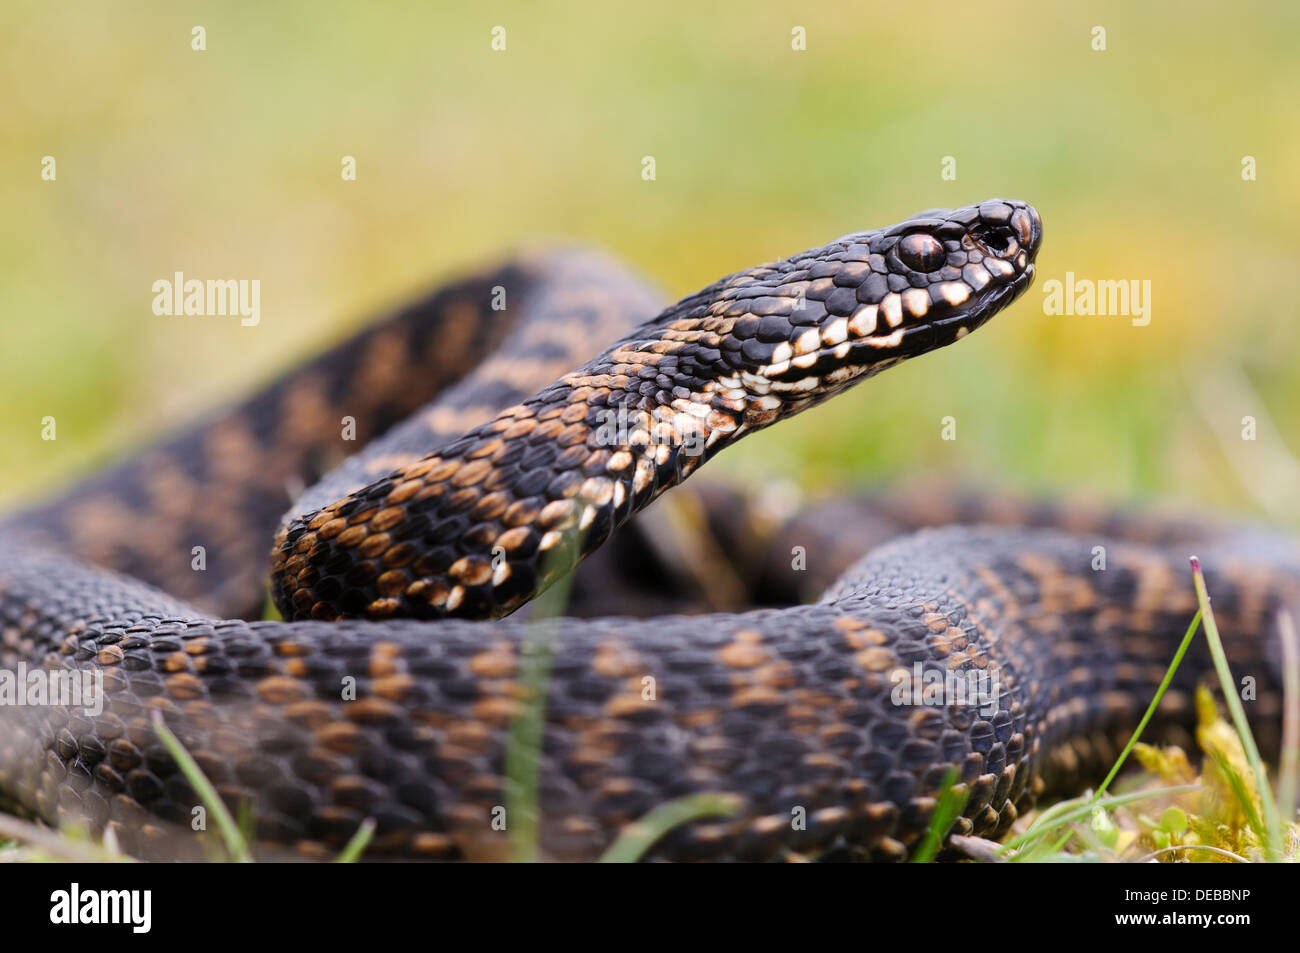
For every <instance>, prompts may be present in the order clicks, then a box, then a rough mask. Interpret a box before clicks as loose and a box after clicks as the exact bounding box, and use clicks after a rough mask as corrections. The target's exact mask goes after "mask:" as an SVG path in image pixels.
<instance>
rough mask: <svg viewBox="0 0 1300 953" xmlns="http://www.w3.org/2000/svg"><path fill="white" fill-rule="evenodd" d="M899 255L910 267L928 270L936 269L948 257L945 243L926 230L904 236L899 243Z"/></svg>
mask: <svg viewBox="0 0 1300 953" xmlns="http://www.w3.org/2000/svg"><path fill="white" fill-rule="evenodd" d="M898 257H899V259H900V260H901V261H902V262H903V264H905V265H906V266H907V267H908V268H914V269H915V270H917V271H927V272H928V271H934V270H936V269H937V268H939V267H940V266H942V265H943V263H944V261H945V260H946V259H947V256H946V255H945V254H944V252H943V244H942V243H941V242H940V241H939V240H938V239H937V238H935V237H934V236H933V235H927V234H925V233H924V232H913V233H912V234H911V235H905V236H903V240H902V241H900V242H899V243H898Z"/></svg>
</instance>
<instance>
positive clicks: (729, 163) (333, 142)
mask: <svg viewBox="0 0 1300 953" xmlns="http://www.w3.org/2000/svg"><path fill="white" fill-rule="evenodd" d="M1298 21H1300V10H1298V9H1297V8H1296V7H1295V6H1294V5H1292V4H1286V3H1281V2H1278V3H1272V4H1251V3H1247V4H1245V5H1241V4H1238V5H1233V6H1231V7H1222V6H1219V5H1213V4H1210V3H1208V2H1206V3H1186V4H1178V5H1166V4H1158V5H1152V6H1149V7H1148V6H1146V5H1132V4H1125V3H1118V2H1116V3H1109V4H1092V5H1089V7H1088V9H1087V10H1086V11H1084V10H1083V9H1077V10H1076V9H1074V8H1056V7H1052V6H1051V5H1040V4H1033V3H1029V2H1025V3H1023V4H1017V3H1011V4H1003V5H999V6H998V7H997V8H989V7H985V6H981V5H977V4H974V5H972V4H961V5H959V4H944V5H941V6H940V7H938V8H933V9H932V10H931V11H930V13H929V14H927V15H918V14H917V13H916V11H915V10H913V9H911V8H909V7H907V6H905V5H897V4H895V5H888V4H886V5H881V4H854V5H848V4H845V5H839V4H836V5H818V6H817V7H814V8H812V9H809V8H807V7H802V6H799V5H793V4H787V3H774V4H766V5H761V6H758V5H753V4H744V3H739V2H735V3H720V4H703V5H702V4H697V3H681V2H666V3H662V4H654V5H650V6H644V5H643V6H622V5H618V6H612V5H610V6H607V5H599V4H576V3H563V2H560V3H552V4H545V5H537V4H524V3H519V4H509V3H506V4H500V5H497V6H496V7H494V8H493V10H492V12H490V13H483V12H479V11H478V10H474V9H471V8H468V7H466V8H458V7H450V6H447V5H442V4H437V5H435V4H429V5H410V8H409V9H406V10H404V11H396V10H394V9H392V8H390V7H389V6H388V5H350V6H349V5H337V6H329V7H324V8H323V7H321V6H319V5H317V4H308V3H283V4H274V5H267V4H254V3H234V4H223V5H219V6H215V5H214V6H209V7H201V6H198V7H190V6H187V5H173V4H163V3H158V2H155V3H141V4H133V5H130V6H126V7H123V6H120V5H113V6H96V5H80V6H78V7H58V6H50V5H48V4H40V3H35V2H25V0H23V2H11V3H7V4H5V5H4V6H3V8H2V9H0V45H2V47H3V56H2V57H0V95H2V96H3V100H4V102H5V108H4V109H3V110H0V142H3V146H2V147H0V207H3V208H4V209H5V210H6V214H5V215H4V217H3V224H0V314H3V319H0V367H2V372H0V499H3V500H7V501H11V502H12V501H16V500H18V499H20V498H22V497H24V496H27V495H30V494H33V493H36V492H38V491H39V490H40V489H41V488H43V487H46V486H48V485H49V484H51V483H53V482H59V481H63V480H69V479H73V478H74V477H75V476H76V475H77V474H78V473H81V472H85V471H86V470H89V469H92V468H94V467H95V466H97V465H99V464H100V463H101V462H102V461H103V460H104V459H105V458H106V457H108V456H111V455H112V454H114V453H116V452H119V451H120V450H122V449H124V448H126V447H129V446H130V445H132V444H134V443H138V442H141V441H144V440H146V439H148V438H149V437H151V436H153V435H154V434H156V433H157V432H158V430H160V429H162V428H167V427H172V426H176V425H179V424H182V423H184V422H185V421H186V420H187V419H188V418H189V417H191V416H192V415H193V414H194V413H196V412H197V411H199V410H201V409H203V408H207V407H209V406H211V405H212V404H214V403H215V402H217V401H219V400H221V399H224V398H229V397H234V396H237V395H239V394H241V393H244V392H246V391H247V390H248V389H250V388H251V387H253V386H255V385H256V384H257V383H258V382H260V381H264V380H266V379H268V378H270V377H272V376H274V375H275V374H277V373H278V372H280V371H282V370H284V369H287V368H288V367H289V366H291V365H292V364H293V363H294V361H295V360H296V359H297V358H299V357H301V356H303V355H305V354H307V353H309V352H311V351H314V350H316V349H319V348H320V347H322V346H323V345H325V344H326V343H328V342H330V341H332V340H335V339H338V338H339V337H341V336H343V335H345V334H346V333H347V332H348V330H349V329H351V328H354V327H356V326H358V325H359V324H360V323H362V322H363V321H364V320H366V319H367V318H368V317H369V316H370V315H371V314H373V313H375V312H377V311H378V310H380V309H382V308H383V307H385V306H387V305H389V304H391V303H394V302H396V301H399V300H401V299H402V298H403V297H405V296H407V295H409V294H413V293H415V292H417V291H419V290H421V289H423V288H425V287H427V286H428V285H430V284H431V283H432V282H434V281H436V280H437V279H439V278H441V277H446V276H448V275H450V274H451V273H453V272H455V271H457V270H460V269H464V268H466V267H469V266H472V265H473V264H474V263H476V262H479V261H482V260H484V259H485V258H487V257H490V256H492V255H494V254H496V253H498V252H500V251H502V250H504V249H508V248H509V247H511V246H512V245H516V244H517V243H519V242H520V241H522V240H526V239H530V238H535V237H538V236H547V235H556V236H568V237H576V238H579V239H583V240H587V241H590V242H593V243H599V244H602V245H605V246H608V247H610V248H611V249H613V250H614V251H615V252H617V253H619V254H621V255H623V256H625V257H626V258H628V259H630V260H631V261H633V262H634V263H636V264H638V265H639V266H641V267H642V268H643V269H645V270H646V271H647V272H648V273H649V274H650V275H652V276H654V277H656V278H657V279H659V280H660V281H661V282H662V283H663V284H664V286H665V289H666V291H665V293H666V295H667V294H670V293H674V294H675V293H685V292H688V291H691V290H693V289H695V288H696V287H698V286H700V285H702V284H704V283H706V282H708V281H710V280H712V279H713V278H715V277H717V276H719V275H721V274H724V273H726V272H728V271H730V270H733V269H735V268H738V267H742V266H745V265H749V264H752V263H754V262H757V261H761V260H764V259H768V258H771V257H774V256H777V255H781V254H786V253H789V252H793V251H797V250H800V249H802V248H805V247H807V246H809V245H813V244H818V243H821V242H824V241H827V240H829V239H831V238H834V237H836V236H837V235H840V234H842V233H844V232H847V231H850V230H853V229H857V228H863V227H871V226H875V225H880V224H886V223H890V222H893V221H896V220H897V219H899V218H900V217H902V216H905V215H907V214H910V213H912V212H914V211H917V210H918V209H920V208H924V207H929V206H935V205H945V204H961V203H965V202H968V201H977V200H980V199H983V198H986V197H989V196H991V195H1011V196H1015V197H1020V198H1024V199H1027V200H1029V201H1032V202H1034V203H1035V204H1036V205H1037V206H1038V207H1039V209H1040V210H1041V211H1042V213H1043V216H1044V220H1045V223H1046V245H1045V249H1044V251H1043V253H1042V255H1041V257H1040V264H1039V268H1040V272H1039V273H1040V277H1039V281H1038V285H1037V286H1036V287H1035V288H1034V289H1032V290H1031V291H1030V292H1029V293H1028V294H1027V296H1026V298H1025V300H1023V301H1022V302H1021V303H1020V304H1018V305H1017V306H1016V307H1015V308H1014V309H1013V310H1012V311H1011V312H1009V313H1007V314H1005V315H1003V316H1001V317H999V318H998V319H997V320H996V321H995V322H993V323H992V324H991V325H990V326H989V327H988V328H986V329H984V330H982V331H981V332H980V333H979V334H977V335H975V336H974V337H973V338H971V339H970V340H968V341H965V342H963V343H962V344H961V345H960V346H959V347H956V348H952V349H949V350H947V351H944V352H941V353H939V354H935V355H931V356H928V357H926V358H925V359H924V360H921V361H917V362H914V363H912V364H909V365H907V366H905V367H902V368H899V369H898V370H895V371H892V372H890V373H889V374H888V375H886V376H885V377H883V378H881V379H879V380H877V381H873V382H871V383H869V384H868V385H866V386H863V387H861V388H858V389H857V390H856V391H854V392H852V393H851V394H849V395H847V396H845V397H843V398H841V399H839V400H836V401H833V402H831V403H830V404H828V405H826V406H825V407H824V408H821V409H818V410H816V411H813V412H811V413H810V414H809V415H808V416H807V417H806V418H805V419H804V420H803V421H802V422H800V423H799V424H796V425H790V426H785V427H782V428H780V430H781V431H782V432H781V433H780V434H779V435H778V434H777V433H774V432H773V433H768V434H763V435H759V436H756V437H754V438H753V439H752V440H749V441H746V442H744V443H742V444H741V446H740V447H738V448H737V449H736V450H735V451H733V452H731V453H729V454H726V455H724V457H723V458H722V460H720V461H719V463H718V464H717V465H716V466H718V467H719V468H720V469H721V470H723V471H724V472H725V470H726V469H727V468H730V469H731V471H732V472H733V473H735V474H740V473H742V472H754V471H755V470H756V469H757V464H758V462H759V461H760V460H761V461H762V463H763V468H764V472H772V471H777V472H784V473H786V474H791V475H794V476H796V477H799V478H801V479H803V480H805V481H807V482H811V483H831V482H846V481H858V482H862V481H869V480H873V479H884V478H888V477H891V476H897V475H901V474H904V473H907V472H911V471H914V470H919V469H941V470H943V471H945V472H948V473H951V474H954V475H956V476H958V477H961V478H965V479H968V480H971V481H973V482H982V483H998V484H1002V483H1006V482H1008V481H1011V482H1015V483H1020V484H1024V485H1028V486H1031V487H1061V486H1078V485H1084V486H1094V487H1100V488H1102V489H1103V490H1106V491H1108V492H1110V493H1112V494H1113V495H1115V496H1119V497H1128V496H1134V495H1143V494H1146V495H1165V494H1171V495H1174V496H1178V497H1182V498H1190V499H1197V500H1206V501H1209V502H1215V503H1221V504H1226V505H1230V506H1246V505H1247V502H1248V498H1247V495H1246V494H1245V493H1244V492H1243V490H1242V488H1241V487H1240V485H1239V484H1238V482H1237V478H1236V477H1235V476H1234V475H1233V471H1232V469H1231V468H1230V467H1229V465H1228V464H1227V462H1225V460H1224V458H1223V456H1222V454H1223V451H1222V450H1221V448H1220V447H1219V445H1218V444H1217V443H1216V442H1215V440H1214V438H1213V437H1212V436H1211V430H1210V426H1209V424H1208V423H1207V421H1206V420H1205V419H1204V418H1203V416H1201V415H1200V414H1198V413H1197V412H1196V411H1195V410H1193V409H1192V407H1191V404H1190V401H1189V399H1188V394H1187V386H1188V385H1187V383H1186V373H1185V372H1186V369H1187V367H1188V366H1191V367H1194V368H1196V369H1197V371H1198V373H1201V374H1203V375H1213V374H1214V371H1215V367H1216V366H1218V365H1219V364H1220V363H1221V362H1233V363H1234V364H1239V365H1241V366H1243V367H1244V368H1245V370H1246V372H1247V375H1248V378H1249V380H1250V381H1251V382H1252V384H1253V385H1254V387H1255V388H1256V389H1257V390H1258V392H1259V394H1260V396H1261V399H1262V401H1263V404H1262V406H1258V407H1257V406H1242V407H1236V406H1232V407H1222V408H1220V409H1219V412H1221V413H1222V414H1223V415H1225V416H1226V418H1227V419H1228V420H1229V421H1233V422H1235V421H1239V420H1240V418H1241V417H1242V416H1244V415H1247V414H1255V415H1259V414H1262V413H1270V412H1271V414H1272V415H1273V416H1274V418H1275V420H1276V422H1277V424H1278V425H1279V427H1280V428H1281V430H1282V436H1283V438H1284V439H1285V440H1286V441H1287V442H1289V443H1290V445H1291V446H1292V447H1300V418H1296V417H1295V416H1294V415H1290V416H1289V417H1288V416H1283V410H1284V409H1286V408H1288V407H1291V406H1294V405H1295V402H1296V397H1297V396H1298V395H1297V393H1296V388H1297V385H1296V380H1297V373H1296V372H1297V370H1298V369H1300V348H1298V347H1297V341H1298V338H1297V333H1298V332H1297V328H1296V316H1297V306H1296V303H1295V297H1294V295H1293V294H1292V293H1291V292H1290V282H1289V281H1288V276H1289V275H1290V273H1291V272H1292V271H1293V269H1294V263H1295V261H1296V258H1297V253H1300V234H1298V233H1297V232H1296V230H1295V227H1294V223H1295V222H1296V221H1297V220H1300V180H1298V179H1297V178H1296V177H1295V176H1294V175H1292V174H1290V170H1293V169H1295V168H1297V167H1298V166H1300V127H1297V125H1296V124H1295V123H1294V122H1290V121H1287V117H1289V116H1291V115H1292V114H1293V112H1294V102H1293V100H1294V91H1295V88H1296V74H1297V67H1296V59H1295V56H1294V37H1295V36H1296V35H1297V26H1300V23H1298ZM196 24H201V25H203V26H204V27H205V28H206V30H207V47H208V48H207V51H206V52H202V53H199V52H193V51H191V49H190V30H191V27H193V26H194V25H196ZM498 24H500V25H504V26H505V27H506V29H507V45H508V48H507V50H506V51H505V52H503V53H494V52H492V51H491V49H490V46H489V42H490V30H491V28H492V27H493V26H495V25H498ZM795 25H801V26H804V27H806V29H807V34H808V49H807V51H806V52H793V51H792V50H791V48H790V37H791V28H792V27H793V26H795ZM1097 25H1101V26H1104V27H1105V28H1106V30H1107V45H1108V49H1107V50H1106V51H1105V52H1094V51H1093V50H1092V49H1091V45H1090V30H1091V29H1092V28H1093V27H1094V26H1097ZM47 154H48V155H53V156H54V157H55V158H56V159H57V162H58V181H57V182H55V183H47V182H42V181H41V179H40V175H39V173H40V163H41V157H42V156H44V155H47ZM343 155H354V156H356V158H357V164H358V173H359V178H358V180H357V181H356V182H343V181H342V180H341V179H340V176H339V170H340V158H341V157H342V156H343ZM644 155H653V156H654V157H655V158H656V161H657V172H658V179H657V181H654V182H645V181H642V179H641V177H640V170H641V165H640V163H641V157H642V156H644ZM947 155H951V156H955V157H956V160H957V179H956V181H943V180H942V179H941V176H940V170H941V162H942V159H943V157H944V156H947ZM1243 155H1253V156H1255V157H1256V158H1257V161H1258V168H1259V180H1258V181H1256V182H1243V181H1242V180H1241V177H1240V163H1241V158H1242V156H1243ZM176 270H181V271H184V272H185V273H186V274H187V275H190V276H194V277H237V278H260V279H261V281H262V322H261V324H260V325H259V326H258V327H256V328H243V327H240V326H239V325H238V323H237V322H236V321H232V320H223V319H220V318H167V317H157V316H155V315H153V314H152V313H151V310H150V303H151V299H152V292H151V289H150V286H151V284H152V282H153V281H154V280H155V279H157V278H161V277H164V276H169V275H170V274H171V273H172V272H173V271H176ZM1066 271H1073V272H1075V274H1076V275H1078V276H1080V277H1086V278H1119V279H1123V278H1137V279H1150V281H1151V282H1152V286H1153V287H1152V297H1153V318H1152V321H1151V324H1150V326H1149V327H1145V328H1135V327H1132V326H1131V325H1130V324H1129V323H1128V321H1127V320H1126V319H1123V318H1100V317H1093V318H1087V317H1047V316H1045V315H1044V314H1043V311H1042V300H1043V294H1042V284H1043V282H1044V281H1045V280H1046V279H1050V278H1061V277H1063V276H1064V273H1065V272H1066ZM46 415H52V416H55V417H56V418H57V420H58V440H57V441H54V442H43V441H42V440H41V439H40V425H41V418H42V417H44V416H46ZM946 415H953V416H955V417H956V418H957V424H958V439H957V440H956V441H955V442H945V441H943V440H941V439H940V419H941V418H942V417H944V416H946ZM1251 450H1252V448H1251V447H1249V446H1248V445H1246V444H1243V445H1242V448H1241V451H1240V452H1242V453H1250V452H1251ZM1234 452H1235V451H1234ZM1193 462H1194V464H1195V465H1187V464H1189V463H1193Z"/></svg>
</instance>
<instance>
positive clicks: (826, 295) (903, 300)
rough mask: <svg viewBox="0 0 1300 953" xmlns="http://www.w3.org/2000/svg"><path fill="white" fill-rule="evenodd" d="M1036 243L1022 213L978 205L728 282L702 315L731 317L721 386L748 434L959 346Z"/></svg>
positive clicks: (1028, 217) (1026, 274) (1019, 282)
mask: <svg viewBox="0 0 1300 953" xmlns="http://www.w3.org/2000/svg"><path fill="white" fill-rule="evenodd" d="M1042 236H1043V225H1042V219H1040V218H1039V215H1038V212H1037V211H1036V210H1035V209H1034V208H1033V206H1031V205H1028V204H1026V203H1025V202H1019V201H1014V200H1010V199H990V200H989V201H987V202H981V203H980V204H978V205H968V206H966V207H964V208H959V209H951V210H949V209H932V210H929V211H926V212H921V213H919V214H918V215H915V216H913V217H912V218H909V219H907V220H906V221H904V222H901V223H899V224H898V225H894V226H891V227H889V228H882V229H876V230H873V231H866V232H855V233H852V234H849V235H845V236H844V237H843V238H840V239H838V240H836V241H834V242H832V243H831V244H829V245H826V246H825V247H822V248H817V249H812V250H810V251H807V252H804V253H803V254H802V255H795V256H793V257H791V258H788V259H785V260H784V261H780V262H775V263H773V264H771V265H766V266H763V267H762V268H757V269H752V270H750V271H748V272H741V273H739V274H738V275H733V276H732V277H731V279H728V281H729V282H730V286H729V287H724V288H722V289H721V292H720V294H717V297H716V298H715V301H714V304H713V306H712V307H711V308H710V311H711V312H712V314H714V315H716V316H719V317H725V318H729V319H731V327H730V329H729V334H728V335H727V339H726V340H724V342H723V345H722V354H721V357H722V358H723V360H724V361H725V362H726V363H727V364H728V365H730V367H729V368H728V369H727V372H725V373H724V374H723V375H722V381H721V383H722V386H723V387H724V388H726V389H729V390H730V391H731V392H732V393H733V394H737V393H738V391H739V390H744V391H745V392H746V393H747V394H748V395H749V396H750V398H751V401H750V408H749V411H748V413H746V423H747V424H748V425H749V429H753V428H754V427H755V426H762V425H763V424H766V423H769V422H771V420H773V419H775V418H776V417H778V416H782V415H788V414H789V412H790V407H789V405H790V404H791V403H792V402H793V403H795V404H796V405H797V406H798V407H800V408H801V407H803V406H808V405H809V404H811V403H817V402H820V401H821V400H825V399H826V398H828V397H830V396H831V395H832V394H835V393H837V392H839V391H840V390H842V389H843V388H844V387H846V386H848V385H849V384H851V383H852V382H854V381H856V380H860V379H863V378H865V377H869V376H871V375H872V374H875V373H878V372H879V371H881V370H884V369H885V368H887V367H891V366H893V365H894V364H897V363H899V362H900V361H903V360H906V359H907V358H909V357H915V356H916V355H918V354H923V353H925V352H927V351H932V350H934V349H936V348H940V347H944V346H945V345H948V344H952V343H953V342H954V341H959V340H961V338H963V337H965V336H966V335H967V334H969V333H970V332H971V331H973V330H975V329H976V328H978V327H980V326H981V325H982V324H984V322H986V321H987V320H988V319H989V318H991V317H992V316H993V315H994V314H996V313H997V312H998V311H999V310H1001V309H1002V308H1003V307H1005V306H1006V305H1007V304H1008V303H1009V302H1011V301H1012V300H1013V299H1014V298H1015V297H1016V296H1017V295H1019V294H1020V293H1021V292H1022V291H1024V290H1025V288H1027V287H1028V286H1029V284H1030V282H1032V281H1033V277H1034V258H1035V257H1036V256H1037V254H1038V248H1039V245H1040V243H1041V241H1042ZM715 293H716V292H715ZM733 383H734V384H735V385H736V386H735V387H730V386H729V385H731V384H733ZM755 403H757V405H758V406H757V407H755V406H754V404H755Z"/></svg>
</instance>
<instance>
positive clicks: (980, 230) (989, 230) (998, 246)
mask: <svg viewBox="0 0 1300 953" xmlns="http://www.w3.org/2000/svg"><path fill="white" fill-rule="evenodd" d="M971 238H973V239H974V240H975V241H976V242H978V243H979V244H980V245H983V246H984V248H986V249H987V250H988V252H989V254H991V255H996V256H997V257H999V258H1007V257H1010V256H1011V255H1014V254H1015V253H1016V250H1017V249H1018V248H1019V247H1020V242H1019V241H1018V240H1017V237H1016V232H1015V229H1013V228H1011V227H1009V226H1006V225H983V226H979V227H977V228H975V229H973V230H972V231H971Z"/></svg>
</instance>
